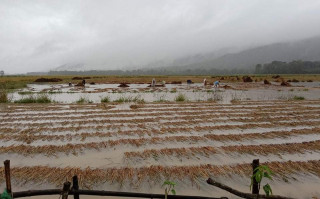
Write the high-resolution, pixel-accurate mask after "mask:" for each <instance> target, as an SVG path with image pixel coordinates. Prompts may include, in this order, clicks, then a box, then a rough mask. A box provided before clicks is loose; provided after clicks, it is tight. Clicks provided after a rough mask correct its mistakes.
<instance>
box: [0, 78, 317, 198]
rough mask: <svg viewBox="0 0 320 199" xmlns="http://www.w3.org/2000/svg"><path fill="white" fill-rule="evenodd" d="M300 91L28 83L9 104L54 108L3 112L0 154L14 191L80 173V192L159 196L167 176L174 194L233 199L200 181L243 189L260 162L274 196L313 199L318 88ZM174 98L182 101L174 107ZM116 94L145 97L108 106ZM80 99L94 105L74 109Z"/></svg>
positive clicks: (2, 108)
mask: <svg viewBox="0 0 320 199" xmlns="http://www.w3.org/2000/svg"><path fill="white" fill-rule="evenodd" d="M305 84H306V85H295V86H292V87H281V86H278V85H272V86H269V85H268V86H265V85H263V84H259V83H252V84H239V83H238V84H234V85H233V84H228V85H229V86H230V87H231V88H232V89H230V88H229V89H225V88H222V87H221V88H217V89H213V88H212V87H203V86H202V85H200V84H192V85H184V84H182V85H166V87H161V88H148V87H147V84H130V87H129V88H118V87H117V85H112V84H110V85H109V84H101V85H88V86H86V87H85V88H76V87H68V86H66V85H47V84H45V85H39V84H31V85H29V87H28V88H27V89H24V90H20V91H18V92H16V93H13V94H12V97H13V99H14V100H18V99H20V98H23V97H24V96H26V95H29V94H30V92H34V93H39V92H47V93H49V94H48V95H49V96H50V97H51V98H52V99H53V100H54V101H55V103H50V104H14V103H8V104H2V105H0V146H1V147H0V157H1V159H2V160H5V159H10V160H11V167H12V174H11V175H12V178H13V182H12V183H13V189H14V191H18V190H27V189H41V188H60V187H61V186H62V184H63V182H64V181H65V179H71V177H72V176H73V175H75V174H77V175H78V176H79V179H80V188H82V189H103V190H120V191H134V192H152V193H163V189H162V188H161V184H162V183H163V181H164V180H167V179H169V180H171V181H174V182H177V184H178V185H177V187H176V191H177V194H190V195H200V196H212V197H221V196H227V197H229V198H236V197H235V196H232V195H230V194H228V193H227V192H225V191H222V190H220V189H218V188H215V187H213V186H209V185H207V184H206V180H207V178H208V177H212V178H214V179H216V180H217V181H220V182H222V183H225V184H227V185H229V186H231V187H233V188H236V189H238V190H240V191H243V192H249V185H250V175H251V173H252V168H251V165H250V163H251V162H252V160H253V159H260V163H261V164H265V165H268V166H269V167H270V168H271V169H272V171H273V172H274V174H275V176H274V180H273V181H270V182H268V183H269V184H270V185H271V186H272V187H273V193H274V194H277V195H285V196H291V197H295V198H311V197H318V196H320V189H319V187H320V117H319V116H320V88H319V83H316V82H312V85H311V86H310V85H309V86H308V85H307V83H305ZM222 86H223V85H222ZM179 93H182V94H184V95H185V96H186V98H187V99H188V100H187V101H184V102H173V101H175V98H176V95H178V94H179ZM123 95H124V96H126V97H128V96H132V98H134V97H136V96H139V99H143V100H139V101H137V103H136V102H129V103H114V102H112V101H115V100H116V99H117V98H118V97H119V96H123ZM81 96H85V97H87V98H88V100H89V101H91V103H83V104H77V103H75V102H76V101H77V100H78V99H79V98H80V97H81ZM105 96H109V97H110V103H100V101H101V98H103V97H105ZM162 96H164V97H162ZM294 96H300V97H303V98H304V100H294ZM143 102H144V103H143ZM0 172H1V175H2V176H3V172H4V170H3V168H1V170H0ZM0 179H1V181H0V182H1V189H3V188H4V186H5V183H4V179H3V178H0Z"/></svg>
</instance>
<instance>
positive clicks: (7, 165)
mask: <svg viewBox="0 0 320 199" xmlns="http://www.w3.org/2000/svg"><path fill="white" fill-rule="evenodd" d="M4 173H5V178H6V189H7V192H8V194H9V195H11V196H12V189H11V176H10V160H6V161H4Z"/></svg>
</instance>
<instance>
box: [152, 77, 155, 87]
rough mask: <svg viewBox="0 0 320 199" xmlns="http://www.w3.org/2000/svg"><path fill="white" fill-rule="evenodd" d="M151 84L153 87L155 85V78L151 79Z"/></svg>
mask: <svg viewBox="0 0 320 199" xmlns="http://www.w3.org/2000/svg"><path fill="white" fill-rule="evenodd" d="M151 86H152V87H155V86H156V79H155V78H153V79H152V82H151Z"/></svg>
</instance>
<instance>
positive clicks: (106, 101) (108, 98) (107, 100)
mask: <svg viewBox="0 0 320 199" xmlns="http://www.w3.org/2000/svg"><path fill="white" fill-rule="evenodd" d="M101 102H103V103H109V102H110V97H109V96H106V97H103V98H101Z"/></svg>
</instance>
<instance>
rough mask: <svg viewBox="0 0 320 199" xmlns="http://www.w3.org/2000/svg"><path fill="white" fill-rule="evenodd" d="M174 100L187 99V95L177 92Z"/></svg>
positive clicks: (181, 100)
mask: <svg viewBox="0 0 320 199" xmlns="http://www.w3.org/2000/svg"><path fill="white" fill-rule="evenodd" d="M174 100H175V101H176V102H184V101H186V100H187V97H186V96H185V95H184V94H182V93H179V94H178V95H177V96H176V97H175V98H174Z"/></svg>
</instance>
